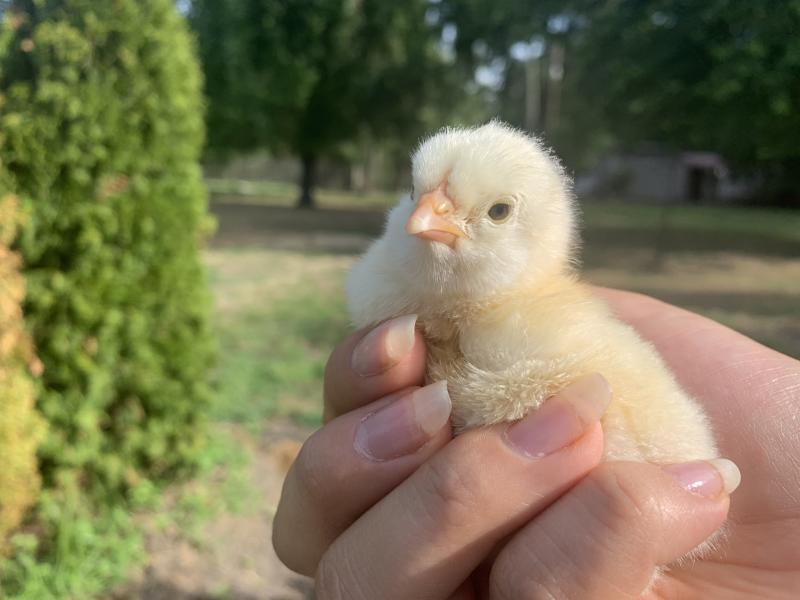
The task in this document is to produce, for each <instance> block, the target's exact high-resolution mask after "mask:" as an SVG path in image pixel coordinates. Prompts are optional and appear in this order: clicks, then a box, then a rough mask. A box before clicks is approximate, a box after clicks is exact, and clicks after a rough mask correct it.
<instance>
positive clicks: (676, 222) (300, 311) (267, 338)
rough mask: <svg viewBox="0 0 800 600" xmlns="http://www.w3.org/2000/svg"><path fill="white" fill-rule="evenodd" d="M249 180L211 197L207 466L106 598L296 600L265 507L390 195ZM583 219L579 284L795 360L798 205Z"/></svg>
mask: <svg viewBox="0 0 800 600" xmlns="http://www.w3.org/2000/svg"><path fill="white" fill-rule="evenodd" d="M259 185H260V186H261V187H258V186H257V187H256V188H255V189H256V191H258V192H259V195H249V196H246V197H242V196H230V195H228V196H225V197H223V198H222V199H221V200H220V198H219V197H217V198H215V202H214V203H213V204H212V209H213V212H214V213H215V214H216V216H217V219H218V223H219V227H218V231H217V234H216V236H215V237H214V239H213V240H212V243H211V246H210V248H209V249H208V250H207V251H206V253H205V261H206V264H207V266H208V269H209V274H210V280H211V284H212V288H213V292H214V298H215V328H216V331H217V335H218V339H219V346H220V352H219V365H218V370H217V373H216V379H217V386H218V392H219V393H218V395H217V400H216V403H215V405H214V407H213V419H214V421H215V423H214V432H215V434H214V440H213V442H214V443H213V444H212V445H211V446H210V451H209V453H208V455H209V457H208V465H207V468H206V469H205V470H204V474H203V475H201V476H200V477H199V478H198V479H197V480H196V481H193V482H190V483H188V484H186V485H184V486H179V488H178V489H177V490H174V491H172V493H171V495H169V496H168V498H167V503H166V505H165V506H164V508H163V510H162V512H161V513H159V514H157V515H156V516H155V517H154V518H153V519H152V522H150V523H149V524H148V526H147V527H146V532H145V533H146V535H145V539H146V549H147V555H148V561H147V567H146V569H144V571H143V572H142V573H141V574H140V575H139V576H138V577H135V578H133V579H132V580H131V581H130V582H129V583H128V584H127V585H126V586H124V587H122V588H121V589H120V590H119V591H118V592H117V593H115V594H114V595H113V596H110V597H111V598H114V600H122V599H124V600H129V599H130V600H142V599H144V598H147V600H153V599H161V598H163V599H165V600H166V599H167V598H169V599H170V600H172V599H174V598H187V599H188V598H208V599H209V600H211V599H219V600H223V599H227V598H251V597H252V598H256V597H258V598H260V597H266V598H286V599H289V598H292V599H298V600H299V599H300V598H306V597H310V596H309V595H310V593H311V592H310V589H311V587H312V584H311V583H310V581H309V580H307V579H305V578H302V577H300V576H297V575H294V574H292V573H290V572H289V571H288V570H287V569H286V568H285V567H283V566H282V565H281V564H280V562H279V561H278V559H277V557H276V556H275V553H274V551H273V550H272V548H271V545H270V543H269V539H270V536H271V521H272V516H273V515H274V512H275V507H276V505H277V501H278V497H279V495H280V489H281V484H282V478H283V474H284V472H285V469H286V468H287V464H288V462H289V460H290V459H291V457H292V456H293V454H294V452H295V451H296V448H297V442H298V441H300V440H302V439H303V438H304V437H305V436H307V435H308V434H309V433H310V432H311V431H312V430H313V429H314V428H315V427H317V426H318V425H319V423H320V414H321V406H322V378H323V373H324V368H325V361H326V359H327V356H328V354H329V353H330V350H331V348H332V347H333V346H334V345H335V344H336V343H337V341H338V340H340V339H342V337H344V336H345V335H346V334H347V332H348V331H349V326H348V322H347V317H346V314H345V308H344V290H343V281H344V277H345V274H346V273H347V270H348V269H349V267H350V266H351V265H352V264H353V261H354V260H356V258H357V256H358V254H359V253H360V252H362V251H363V250H364V248H365V247H366V246H367V245H368V243H369V241H370V239H371V238H374V237H375V236H377V235H379V234H380V231H381V227H382V221H383V216H382V213H383V211H384V210H385V206H386V204H387V202H389V201H390V198H393V197H396V195H389V194H383V195H379V196H367V197H361V196H354V195H352V194H346V193H342V192H325V191H323V192H322V193H321V194H320V200H321V205H322V208H321V209H320V210H316V211H297V210H294V209H292V208H290V204H291V200H292V197H293V195H294V190H293V188H292V187H291V186H288V185H286V184H272V183H265V184H259ZM250 191H252V190H250ZM273 193H274V194H276V196H274V195H273ZM584 215H585V218H584V239H585V244H584V246H583V248H582V252H581V254H582V259H583V263H584V272H585V275H586V277H587V278H588V279H589V280H590V281H592V282H594V283H598V284H602V285H611V286H616V287H622V288H628V289H634V290H640V291H644V292H646V293H649V294H652V295H654V296H657V297H660V298H664V299H666V300H668V301H671V302H674V303H676V304H679V305H682V306H685V307H687V308H689V309H691V310H695V311H697V312H700V313H702V314H705V315H708V316H710V317H712V318H714V319H717V320H718V321H720V322H723V323H726V324H728V325H730V326H732V327H734V328H736V329H738V330H740V331H742V332H744V333H746V334H747V335H750V336H752V337H754V338H756V339H758V340H760V341H762V342H763V343H766V344H768V345H771V346H773V347H775V348H778V349H780V350H782V351H784V352H787V353H789V354H792V355H794V356H800V213H788V212H786V213H780V212H775V211H759V210H745V209H730V210H729V209H714V208H696V207H684V206H681V207H670V208H669V209H667V210H664V209H662V208H659V207H654V206H641V205H634V206H629V205H622V204H618V203H613V204H611V203H603V204H599V203H598V204H591V205H588V206H586V207H585V210H584ZM170 498H172V499H173V500H172V501H170Z"/></svg>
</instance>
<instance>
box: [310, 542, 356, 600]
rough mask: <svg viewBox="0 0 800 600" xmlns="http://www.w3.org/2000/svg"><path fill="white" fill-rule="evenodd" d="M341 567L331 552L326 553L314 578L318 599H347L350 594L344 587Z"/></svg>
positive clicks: (315, 592) (315, 593)
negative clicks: (346, 592)
mask: <svg viewBox="0 0 800 600" xmlns="http://www.w3.org/2000/svg"><path fill="white" fill-rule="evenodd" d="M339 572H340V571H339V568H338V567H337V565H335V564H334V563H333V561H332V560H331V558H330V554H329V553H325V554H324V555H323V557H322V560H321V561H320V563H319V567H318V568H317V575H316V577H315V578H314V595H315V597H316V598H317V600H345V598H347V597H348V596H347V595H346V594H345V590H344V589H343V585H342V579H341V577H340V576H339Z"/></svg>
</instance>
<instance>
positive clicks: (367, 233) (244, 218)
mask: <svg viewBox="0 0 800 600" xmlns="http://www.w3.org/2000/svg"><path fill="white" fill-rule="evenodd" d="M613 209H614V210H619V208H618V206H616V205H615V206H614V207H613ZM648 210H649V212H645V213H643V214H642V215H641V216H635V217H634V218H632V219H628V218H625V216H617V215H615V214H613V211H611V210H609V211H608V212H604V208H603V206H602V205H601V206H600V207H592V208H590V209H588V210H587V211H586V219H585V220H586V226H585V230H584V233H583V239H584V244H583V248H582V251H581V257H582V261H583V263H584V272H585V275H586V277H587V279H589V280H590V281H592V282H594V283H597V284H599V285H608V286H615V287H621V288H626V289H631V290H636V291H640V292H643V293H646V294H650V295H653V296H656V297H658V298H661V299H663V300H666V301H668V302H671V303H673V304H677V305H679V306H683V307H685V308H688V309H690V310H693V311H695V312H699V313H701V314H704V315H706V316H709V317H711V318H714V319H716V320H718V321H720V322H722V323H725V324H726V325H729V326H730V327H733V328H735V329H737V330H739V331H742V332H743V333H745V334H747V335H749V336H751V337H753V338H755V339H757V340H759V341H761V342H762V343H765V344H767V345H770V346H772V347H774V348H776V349H778V350H781V351H782V352H785V353H787V354H790V355H793V356H800V215H797V214H795V213H787V215H786V217H784V218H783V219H781V220H780V221H777V220H775V219H774V218H773V216H772V215H768V216H769V219H762V218H761V216H762V213H758V212H756V211H753V217H752V223H750V224H748V223H747V220H746V219H747V214H748V213H747V212H744V211H739V212H738V213H736V212H735V213H734V214H735V215H736V216H737V217H739V218H738V219H736V220H733V219H731V220H730V222H721V223H720V226H719V227H718V228H716V229H715V228H714V227H713V225H714V214H713V213H712V214H711V215H710V216H709V215H707V214H703V215H702V218H701V219H698V221H699V222H698V223H692V222H691V221H688V222H687V215H686V213H685V212H683V211H684V210H685V209H679V210H680V212H678V213H676V214H675V216H674V217H673V216H670V213H664V214H666V216H664V214H660V211H659V209H657V208H649V209H648ZM636 211H641V208H639V207H634V211H633V212H634V213H635V212H636ZM214 213H215V214H216V215H217V217H218V219H219V229H218V232H217V235H216V238H215V240H214V247H215V248H217V249H220V250H228V249H233V248H243V247H245V248H248V249H249V250H250V251H254V250H256V249H259V250H262V251H285V252H287V253H293V252H296V253H302V260H304V261H306V262H308V261H312V258H313V257H314V256H316V255H339V256H341V257H342V258H349V257H352V256H353V255H356V254H358V253H360V252H362V251H363V250H364V249H365V248H366V246H367V245H368V244H369V241H370V240H371V239H373V238H375V237H377V236H379V235H380V234H381V230H382V227H383V210H382V209H323V210H317V211H297V210H294V209H292V208H286V207H273V206H264V205H258V204H243V203H238V204H237V203H234V202H230V201H229V202H225V203H218V204H216V205H215V206H214ZM722 214H723V215H724V214H725V213H722ZM742 214H743V215H744V217H740V215H742ZM689 216H690V214H689ZM792 220H794V223H792ZM743 221H744V222H743ZM787 225H788V227H787ZM779 226H780V230H779ZM794 230H796V231H797V232H798V234H797V237H794V236H793V235H791V232H792V231H794ZM312 262H313V261H312Z"/></svg>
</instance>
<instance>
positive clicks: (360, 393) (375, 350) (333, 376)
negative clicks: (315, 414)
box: [324, 315, 425, 422]
mask: <svg viewBox="0 0 800 600" xmlns="http://www.w3.org/2000/svg"><path fill="white" fill-rule="evenodd" d="M416 322H417V315H404V316H402V317H397V318H394V319H390V320H389V321H384V322H383V323H381V324H380V325H378V326H377V327H375V328H374V329H361V330H359V331H357V332H355V333H354V334H353V335H351V336H350V337H349V338H347V339H346V340H345V341H344V342H342V343H341V344H339V345H338V346H337V347H336V348H335V349H334V351H333V353H332V354H331V356H330V358H329V359H328V364H327V366H326V367H325V384H324V385H325V390H324V397H325V410H324V418H325V421H326V422H327V421H330V420H331V419H333V418H335V417H337V416H339V415H342V414H344V413H347V412H350V411H351V410H354V409H356V408H359V407H361V406H364V405H365V404H369V403H370V402H373V401H375V400H377V399H378V398H382V397H383V396H387V395H389V394H391V393H393V392H397V391H399V390H402V389H404V388H407V387H411V386H419V385H423V383H424V379H425V341H424V340H423V338H422V334H421V333H420V332H419V331H417V329H416Z"/></svg>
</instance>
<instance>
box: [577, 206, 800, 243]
mask: <svg viewBox="0 0 800 600" xmlns="http://www.w3.org/2000/svg"><path fill="white" fill-rule="evenodd" d="M581 209H582V211H583V216H584V222H585V226H586V228H587V229H589V230H591V229H594V228H618V229H645V230H650V231H653V230H658V229H661V228H662V227H667V228H669V229H671V230H678V231H682V232H685V233H697V234H700V233H702V232H713V233H714V234H717V235H720V234H728V235H736V234H741V235H749V236H764V237H768V238H772V239H776V240H785V241H794V242H800V211H789V210H780V209H768V208H755V207H743V206H691V205H686V204H667V205H663V206H662V205H653V204H635V203H630V202H584V203H583V204H582V205H581Z"/></svg>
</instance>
